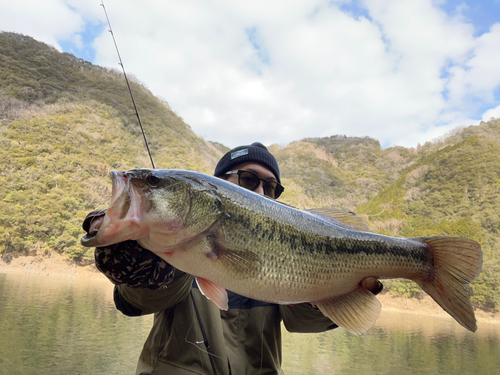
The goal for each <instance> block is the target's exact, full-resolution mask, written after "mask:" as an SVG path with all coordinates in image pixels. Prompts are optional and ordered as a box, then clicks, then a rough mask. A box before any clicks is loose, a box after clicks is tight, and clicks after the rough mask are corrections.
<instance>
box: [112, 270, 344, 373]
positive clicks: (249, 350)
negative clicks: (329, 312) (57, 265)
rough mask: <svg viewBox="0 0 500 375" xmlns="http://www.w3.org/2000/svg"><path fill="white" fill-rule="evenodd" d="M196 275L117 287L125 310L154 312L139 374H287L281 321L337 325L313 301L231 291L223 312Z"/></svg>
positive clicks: (310, 326)
mask: <svg viewBox="0 0 500 375" xmlns="http://www.w3.org/2000/svg"><path fill="white" fill-rule="evenodd" d="M193 279H194V278H193V276H191V275H188V274H186V273H183V272H181V271H176V276H175V278H174V279H173V281H172V282H171V283H169V284H168V285H167V287H166V288H163V289H159V290H149V289H141V288H130V287H127V286H123V285H120V286H117V287H116V288H115V302H116V304H117V307H118V308H119V309H121V310H122V311H123V310H124V306H125V307H128V308H131V309H132V310H135V312H136V313H135V314H133V315H144V314H151V313H154V314H155V315H154V324H153V328H152V329H151V332H150V334H149V337H148V338H147V341H146V343H145V344H144V348H143V350H142V353H141V356H140V358H139V363H138V365H137V372H136V374H141V375H145V374H151V375H153V374H168V375H187V374H203V375H207V374H214V373H215V374H218V375H229V374H232V375H243V374H248V375H251V374H283V371H282V370H281V322H282V321H283V323H284V325H285V327H286V329H287V330H288V331H290V332H322V331H325V330H327V329H331V328H334V327H336V325H335V324H333V323H332V321H331V320H330V319H328V318H326V317H325V316H323V314H322V313H321V312H320V311H319V310H317V309H315V308H313V307H312V306H311V305H310V304H298V305H293V306H282V305H276V304H269V303H264V302H260V301H255V300H252V299H249V298H246V297H242V296H240V295H238V294H235V293H232V292H228V295H229V310H228V311H221V310H219V308H218V307H217V306H215V304H214V303H212V302H211V301H209V300H208V299H207V298H206V297H205V296H203V295H202V294H201V292H200V291H199V290H198V288H197V287H196V285H195V284H193ZM193 301H194V303H193ZM196 310H198V313H199V317H200V321H201V325H200V322H199V320H198V317H197V312H196ZM201 326H203V329H204V331H205V337H206V340H207V341H206V342H205V340H204V335H203V333H202V328H201ZM214 369H215V372H214Z"/></svg>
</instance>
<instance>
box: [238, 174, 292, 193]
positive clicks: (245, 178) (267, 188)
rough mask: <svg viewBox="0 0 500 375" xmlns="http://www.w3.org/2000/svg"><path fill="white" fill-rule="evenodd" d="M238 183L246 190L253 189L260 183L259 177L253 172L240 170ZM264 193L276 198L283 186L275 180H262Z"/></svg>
mask: <svg viewBox="0 0 500 375" xmlns="http://www.w3.org/2000/svg"><path fill="white" fill-rule="evenodd" d="M239 176H240V178H239V184H240V186H241V187H244V188H245V189H248V190H252V191H253V190H255V189H257V187H258V186H259V185H260V181H261V179H260V178H259V176H257V175H256V174H255V173H253V172H249V171H240V172H239ZM263 187H264V194H265V195H267V196H268V197H270V198H274V199H277V198H278V197H279V196H280V195H281V193H283V190H285V188H284V187H283V186H281V185H280V184H279V183H277V182H276V181H265V182H264V186H263Z"/></svg>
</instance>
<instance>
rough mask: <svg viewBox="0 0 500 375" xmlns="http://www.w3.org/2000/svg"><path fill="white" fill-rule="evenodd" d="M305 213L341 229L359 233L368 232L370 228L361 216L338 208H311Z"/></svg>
mask: <svg viewBox="0 0 500 375" xmlns="http://www.w3.org/2000/svg"><path fill="white" fill-rule="evenodd" d="M305 211H308V212H310V213H312V214H314V215H316V216H318V217H321V218H322V219H323V220H326V221H329V222H331V223H333V224H335V225H337V226H340V227H342V228H346V229H350V230H357V231H361V232H370V228H369V227H368V223H367V222H366V220H365V219H364V218H363V217H362V216H361V215H359V214H357V213H355V212H352V211H349V210H343V209H340V208H311V209H308V210H305Z"/></svg>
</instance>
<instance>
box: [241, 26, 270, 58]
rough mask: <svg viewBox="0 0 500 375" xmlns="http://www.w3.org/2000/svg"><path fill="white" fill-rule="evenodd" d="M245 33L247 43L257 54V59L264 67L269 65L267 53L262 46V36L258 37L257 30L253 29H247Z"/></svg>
mask: <svg viewBox="0 0 500 375" xmlns="http://www.w3.org/2000/svg"><path fill="white" fill-rule="evenodd" d="M245 33H246V34H247V38H248V41H249V42H250V44H251V45H252V47H253V49H254V50H255V52H256V53H257V57H258V58H259V60H260V61H261V62H262V64H264V65H269V64H270V59H269V53H268V51H267V49H266V47H265V46H264V39H263V38H262V35H260V33H259V30H258V29H257V28H256V27H255V26H254V27H248V28H247V29H245Z"/></svg>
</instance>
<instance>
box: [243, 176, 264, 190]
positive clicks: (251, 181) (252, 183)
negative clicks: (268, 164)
mask: <svg viewBox="0 0 500 375" xmlns="http://www.w3.org/2000/svg"><path fill="white" fill-rule="evenodd" d="M259 184H260V179H259V177H258V176H257V175H256V174H254V173H252V172H241V174H240V186H241V187H244V188H245V189H248V190H255V189H256V188H257V186H259Z"/></svg>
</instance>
